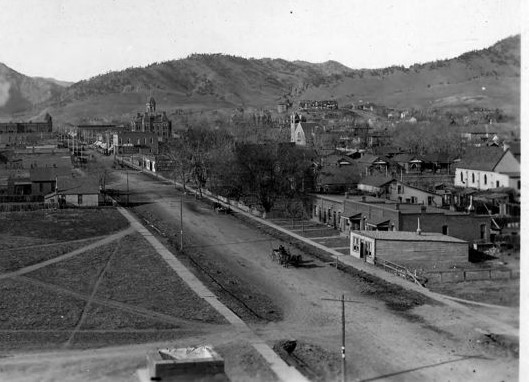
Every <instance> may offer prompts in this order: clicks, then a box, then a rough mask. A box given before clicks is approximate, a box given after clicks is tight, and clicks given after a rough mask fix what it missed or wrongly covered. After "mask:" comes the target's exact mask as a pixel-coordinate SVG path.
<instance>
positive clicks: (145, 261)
mask: <svg viewBox="0 0 529 382" xmlns="http://www.w3.org/2000/svg"><path fill="white" fill-rule="evenodd" d="M81 214H82V216H80V215H81ZM8 215H10V216H9V217H10V219H9V220H8V218H7V217H6V215H3V216H2V217H1V218H0V227H1V229H2V230H3V232H4V237H8V238H11V239H12V240H10V241H9V244H10V245H8V246H7V248H5V249H2V250H0V274H1V273H6V272H10V271H14V270H17V269H20V268H22V267H25V266H28V265H32V264H38V263H40V262H42V261H45V260H48V259H51V258H54V257H57V256H60V255H62V254H65V253H68V252H70V251H72V250H75V249H80V248H82V247H84V246H87V245H89V244H91V243H93V242H94V240H97V239H95V238H94V239H86V240H81V241H75V242H68V243H64V241H65V240H66V239H68V240H74V239H76V240H78V239H84V238H87V237H88V238H90V237H93V236H94V235H97V236H103V235H108V234H111V233H114V232H116V231H118V230H121V229H123V228H125V227H127V226H128V223H127V221H126V220H125V219H124V218H123V217H122V216H121V214H119V212H117V211H116V210H112V209H103V210H62V211H54V212H49V211H37V212H31V213H13V214H8ZM9 223H10V224H9ZM6 232H7V234H5V233H6ZM65 232H66V233H68V234H67V235H65V234H64V233H65ZM25 235H28V236H30V235H33V236H34V237H35V238H36V239H39V240H37V242H39V244H40V245H35V242H36V241H29V242H24V241H23V240H22V239H23V238H24V237H26V236H25ZM44 243H47V244H44ZM24 244H25V247H22V248H18V249H17V248H15V246H20V245H24ZM217 324H226V321H225V320H224V318H223V317H222V316H221V315H220V314H218V313H217V311H215V310H214V309H213V308H212V307H211V306H210V305H209V304H207V303H206V302H205V301H204V300H202V299H201V298H199V297H198V296H197V295H196V294H195V293H194V292H192V290H191V289H189V287H187V285H186V284H185V283H184V282H183V281H182V280H180V278H179V277H178V276H177V275H176V273H175V272H174V271H173V270H172V269H170V268H169V267H168V266H167V265H166V263H165V262H164V260H163V259H162V258H161V257H160V256H159V255H158V253H157V252H156V251H155V250H154V249H153V248H152V246H151V245H150V244H149V243H148V242H146V241H145V239H143V237H141V236H140V235H139V234H131V235H128V236H124V237H122V238H121V239H117V240H115V241H113V242H110V243H109V244H105V245H104V246H100V247H96V248H93V249H90V250H87V251H85V252H81V253H79V254H77V255H76V256H74V257H71V258H68V259H65V260H63V261H59V262H56V263H53V264H50V265H47V266H44V267H42V268H39V269H37V270H35V271H33V272H30V273H27V274H25V275H24V276H14V277H11V278H7V279H3V280H0V349H2V350H5V351H13V350H30V349H53V348H57V347H60V346H64V345H67V346H70V347H77V348H88V347H93V346H97V347H99V346H108V345H116V344H128V343H139V342H152V341H164V340H175V339H178V338H181V337H182V336H187V335H197V334H200V333H201V332H203V330H205V329H204V328H206V329H207V328H208V327H209V326H208V325H217Z"/></svg>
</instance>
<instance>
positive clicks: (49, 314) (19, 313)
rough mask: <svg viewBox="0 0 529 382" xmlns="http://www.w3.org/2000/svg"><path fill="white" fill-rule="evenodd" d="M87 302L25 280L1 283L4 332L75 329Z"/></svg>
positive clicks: (1, 326)
mask: <svg viewBox="0 0 529 382" xmlns="http://www.w3.org/2000/svg"><path fill="white" fill-rule="evenodd" d="M84 305H85V302H84V301H83V300H80V299H76V298H74V297H71V296H68V295H66V294H63V293H60V292H57V291H50V290H46V289H43V288H40V287H39V286H37V285H33V284H31V283H27V282H24V281H21V280H12V279H8V280H1V281H0V330H29V329H31V330H65V329H73V328H74V327H75V324H76V323H77V321H78V319H79V316H80V315H81V312H82V311H83V308H84Z"/></svg>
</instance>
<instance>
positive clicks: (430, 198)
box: [428, 196, 433, 206]
mask: <svg viewBox="0 0 529 382" xmlns="http://www.w3.org/2000/svg"><path fill="white" fill-rule="evenodd" d="M432 204H433V196H428V205H429V206H431V205H432Z"/></svg>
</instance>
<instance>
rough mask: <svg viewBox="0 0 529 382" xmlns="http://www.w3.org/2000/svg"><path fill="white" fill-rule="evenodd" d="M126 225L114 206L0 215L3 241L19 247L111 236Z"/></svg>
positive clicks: (6, 245) (9, 245)
mask: <svg viewBox="0 0 529 382" xmlns="http://www.w3.org/2000/svg"><path fill="white" fill-rule="evenodd" d="M127 226H128V222H127V220H126V219H125V218H124V217H123V216H122V215H121V214H120V213H119V212H118V211H117V210H115V209H112V208H105V209H66V210H55V211H47V210H42V211H31V212H11V213H5V214H1V215H0V232H1V234H0V242H2V244H3V248H17V247H19V246H21V245H31V244H44V243H55V242H63V241H70V240H78V239H86V238H90V237H94V236H102V235H108V234H111V233H114V232H117V231H120V230H122V229H124V228H126V227H127ZM35 239H36V241H33V240H35Z"/></svg>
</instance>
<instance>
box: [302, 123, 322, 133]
mask: <svg viewBox="0 0 529 382" xmlns="http://www.w3.org/2000/svg"><path fill="white" fill-rule="evenodd" d="M298 125H299V126H301V128H302V129H303V132H304V133H305V135H306V134H309V133H310V134H312V133H314V132H315V131H316V129H317V128H318V127H320V125H319V124H318V123H316V122H299V124H298Z"/></svg>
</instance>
